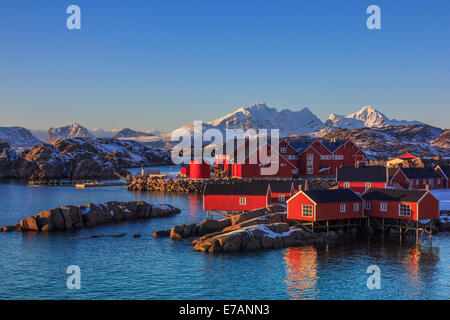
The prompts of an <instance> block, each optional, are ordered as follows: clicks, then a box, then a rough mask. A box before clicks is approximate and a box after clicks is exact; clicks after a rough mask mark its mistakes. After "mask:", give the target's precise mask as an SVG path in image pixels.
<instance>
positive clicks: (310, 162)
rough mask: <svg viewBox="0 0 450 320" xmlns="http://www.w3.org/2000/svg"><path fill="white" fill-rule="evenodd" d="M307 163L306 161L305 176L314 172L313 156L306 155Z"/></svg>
mask: <svg viewBox="0 0 450 320" xmlns="http://www.w3.org/2000/svg"><path fill="white" fill-rule="evenodd" d="M307 159H308V160H307V161H306V174H313V172H314V169H313V168H314V166H313V165H314V155H312V154H308V155H307Z"/></svg>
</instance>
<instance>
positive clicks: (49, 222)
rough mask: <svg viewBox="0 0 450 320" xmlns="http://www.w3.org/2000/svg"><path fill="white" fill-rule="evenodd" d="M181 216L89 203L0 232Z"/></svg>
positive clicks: (155, 208) (156, 207) (168, 210)
mask: <svg viewBox="0 0 450 320" xmlns="http://www.w3.org/2000/svg"><path fill="white" fill-rule="evenodd" d="M178 213H180V209H178V208H175V207H173V206H172V205H170V204H153V205H152V204H149V203H146V202H144V201H130V202H116V201H111V202H107V203H104V204H93V203H87V204H82V205H80V206H62V207H58V208H53V209H49V210H45V211H42V212H40V213H38V214H35V215H33V216H30V217H28V218H25V219H22V220H21V221H20V222H19V223H18V224H15V225H11V226H4V227H1V228H0V231H2V232H11V231H22V232H23V231H37V232H52V231H63V230H75V229H80V228H85V227H95V226H97V225H101V224H105V223H115V222H119V221H123V220H137V219H150V218H162V217H170V216H173V215H175V214H178Z"/></svg>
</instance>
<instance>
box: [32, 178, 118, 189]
mask: <svg viewBox="0 0 450 320" xmlns="http://www.w3.org/2000/svg"><path fill="white" fill-rule="evenodd" d="M28 185H29V186H32V187H46V186H56V187H62V186H66V187H75V188H90V187H109V186H124V185H126V183H125V182H98V181H97V180H73V181H71V180H56V179H52V180H30V181H28Z"/></svg>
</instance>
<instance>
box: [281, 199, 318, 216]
mask: <svg viewBox="0 0 450 320" xmlns="http://www.w3.org/2000/svg"><path fill="white" fill-rule="evenodd" d="M304 204H308V205H312V206H313V216H312V217H303V216H302V205H304ZM314 214H315V205H314V202H312V201H311V200H310V199H309V198H308V197H307V196H305V195H304V194H303V193H297V194H296V195H295V196H294V197H292V198H291V199H289V202H288V203H287V218H288V219H291V220H304V221H314Z"/></svg>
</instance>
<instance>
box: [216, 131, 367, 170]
mask: <svg viewBox="0 0 450 320" xmlns="http://www.w3.org/2000/svg"><path fill="white" fill-rule="evenodd" d="M235 144H236V142H235ZM248 146H249V142H248V140H245V142H242V141H241V143H237V144H236V147H235V149H234V151H233V152H231V153H228V154H226V152H225V151H224V150H223V153H222V154H217V155H215V158H216V166H218V167H219V166H220V167H221V168H224V169H225V170H226V171H227V172H229V174H230V175H231V176H233V177H236V178H250V177H268V175H266V174H262V173H261V168H264V167H269V166H270V164H269V163H265V162H264V161H263V160H262V159H260V149H261V148H263V153H264V154H266V153H267V154H268V156H270V155H271V154H272V150H273V152H274V153H275V155H276V156H278V159H279V167H278V170H277V171H276V173H273V174H270V175H269V176H270V177H286V178H287V177H289V178H290V177H297V176H299V175H311V176H314V175H334V174H336V169H337V168H339V167H341V166H360V165H364V164H365V162H366V155H365V154H364V152H363V151H362V150H361V149H360V148H359V147H358V146H357V145H355V144H354V143H353V142H352V141H351V140H336V139H334V140H324V139H310V138H295V139H289V138H287V139H282V140H280V141H279V143H278V144H277V145H275V146H271V142H270V141H268V143H267V144H264V145H259V146H258V148H257V150H256V151H255V150H252V151H249V150H248ZM264 148H266V149H267V151H266V150H265V149H264ZM238 154H239V155H242V154H243V155H244V156H243V158H242V159H239V158H238V157H237V155H238ZM255 157H256V158H255ZM255 159H256V160H255ZM230 167H231V172H230Z"/></svg>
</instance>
